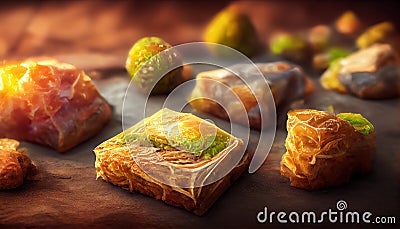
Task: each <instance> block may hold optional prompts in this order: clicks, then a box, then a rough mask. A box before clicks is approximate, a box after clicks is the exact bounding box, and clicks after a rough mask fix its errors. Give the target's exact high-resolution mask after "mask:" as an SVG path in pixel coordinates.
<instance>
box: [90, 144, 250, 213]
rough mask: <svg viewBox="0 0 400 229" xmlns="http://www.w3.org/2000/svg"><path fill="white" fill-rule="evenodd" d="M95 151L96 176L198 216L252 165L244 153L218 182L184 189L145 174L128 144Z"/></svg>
mask: <svg viewBox="0 0 400 229" xmlns="http://www.w3.org/2000/svg"><path fill="white" fill-rule="evenodd" d="M230 153H236V151H231V152H230ZM95 154H96V162H95V167H96V172H97V178H99V177H101V178H102V179H104V180H105V181H107V182H110V183H112V184H114V185H117V186H121V187H125V188H128V189H129V190H130V191H131V192H132V191H136V192H139V193H141V194H144V195H147V196H150V197H153V198H155V199H158V200H162V201H164V202H165V203H167V204H169V205H172V206H175V207H181V208H184V209H186V210H188V211H191V212H193V213H194V214H196V215H203V214H204V213H205V212H206V211H207V210H208V209H209V208H210V207H211V206H212V204H213V203H214V202H215V201H216V200H217V199H218V197H219V196H220V195H221V194H222V193H224V192H225V191H226V190H227V189H228V188H229V186H230V185H231V184H232V183H233V182H234V181H235V180H236V179H237V178H238V177H239V176H240V175H241V174H242V173H243V172H244V171H245V169H246V168H247V166H248V164H249V158H248V154H247V153H245V155H244V156H243V158H242V159H241V160H240V162H239V163H238V164H237V165H236V167H235V168H234V169H233V170H232V171H231V172H230V173H229V174H227V175H226V176H224V177H223V178H222V179H220V180H218V181H216V182H215V183H211V184H208V185H206V186H200V187H195V188H181V187H173V186H170V185H167V184H163V183H161V182H159V181H157V180H155V179H153V178H152V177H150V176H149V175H148V174H146V173H145V172H144V171H143V170H142V169H141V168H140V167H139V166H138V165H137V164H136V162H135V161H134V159H133V157H132V156H131V153H130V152H129V149H128V148H127V147H121V148H114V149H106V148H103V149H102V148H96V149H95Z"/></svg>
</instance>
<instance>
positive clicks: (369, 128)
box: [337, 113, 375, 135]
mask: <svg viewBox="0 0 400 229" xmlns="http://www.w3.org/2000/svg"><path fill="white" fill-rule="evenodd" d="M337 116H338V117H339V118H341V119H343V120H346V121H348V122H349V123H350V124H351V125H352V126H353V127H354V128H355V129H356V130H357V131H359V132H360V133H362V134H364V135H369V134H370V133H372V132H374V130H375V128H374V126H373V125H372V123H370V122H369V121H368V120H367V119H366V118H364V117H363V116H362V115H360V114H353V113H340V114H338V115H337Z"/></svg>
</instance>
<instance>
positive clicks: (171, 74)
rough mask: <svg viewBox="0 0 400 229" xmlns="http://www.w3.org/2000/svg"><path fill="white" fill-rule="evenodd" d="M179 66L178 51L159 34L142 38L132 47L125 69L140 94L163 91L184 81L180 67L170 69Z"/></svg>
mask: <svg viewBox="0 0 400 229" xmlns="http://www.w3.org/2000/svg"><path fill="white" fill-rule="evenodd" d="M181 65H182V60H181V58H180V55H179V53H177V52H176V51H175V50H173V48H172V47H171V45H170V44H168V43H167V42H165V41H164V40H163V39H161V38H158V37H144V38H142V39H140V40H139V41H137V42H136V43H135V44H134V45H133V46H132V48H131V50H130V51H129V54H128V58H127V60H126V65H125V68H126V70H127V71H128V73H129V75H130V77H131V78H132V81H133V84H134V85H135V86H136V87H137V88H138V89H139V90H140V91H142V92H143V93H148V92H149V91H150V90H151V94H165V93H169V92H171V91H172V90H173V89H174V88H175V87H176V86H178V85H179V84H181V83H182V82H184V81H185V79H184V78H185V77H184V74H183V68H182V67H178V68H175V69H174V70H172V71H169V69H170V68H171V67H176V66H181ZM165 73H167V74H165ZM164 74H165V75H164ZM153 86H154V88H153Z"/></svg>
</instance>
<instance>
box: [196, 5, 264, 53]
mask: <svg viewBox="0 0 400 229" xmlns="http://www.w3.org/2000/svg"><path fill="white" fill-rule="evenodd" d="M204 41H206V42H212V43H218V44H222V45H226V46H229V47H231V48H233V49H236V50H238V51H239V52H241V53H243V54H244V55H246V56H248V57H252V56H254V55H255V54H257V50H258V49H259V47H258V46H259V42H258V37H257V33H256V29H255V28H254V26H253V24H252V22H251V20H250V18H249V17H248V16H247V15H245V14H243V13H241V12H239V11H238V10H237V9H235V8H228V9H226V10H223V11H221V12H220V13H218V14H217V15H216V16H215V17H214V19H213V20H212V21H211V22H210V23H209V24H208V26H207V28H206V30H205V33H204ZM219 54H221V55H223V53H219Z"/></svg>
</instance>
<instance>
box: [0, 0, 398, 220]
mask: <svg viewBox="0 0 400 229" xmlns="http://www.w3.org/2000/svg"><path fill="white" fill-rule="evenodd" d="M228 4H229V2H227V1H222V2H219V3H213V2H209V1H198V2H192V3H188V2H173V1H165V2H150V3H142V2H127V1H117V2H108V1H83V2H81V1H72V2H67V1H61V2H58V1H54V2H52V1H49V2H48V1H40V2H36V3H32V2H29V1H26V2H25V1H23V2H19V3H2V4H1V5H0V18H1V19H2V22H3V23H1V25H0V31H1V34H2V35H1V36H0V57H1V58H2V59H17V58H23V57H28V56H35V55H48V56H55V57H57V58H60V59H61V60H65V61H67V62H70V63H72V64H75V65H77V66H79V67H81V68H83V69H85V70H86V71H87V72H88V74H89V75H90V76H92V77H93V79H94V81H95V83H96V84H97V85H98V87H99V90H100V92H101V93H102V94H103V95H104V96H105V97H106V99H107V100H108V101H109V102H110V103H111V104H112V105H113V106H114V114H113V118H112V120H111V121H110V122H109V124H108V125H107V126H106V127H105V128H104V129H103V130H102V132H100V133H99V134H98V135H96V136H95V137H93V138H92V139H90V140H89V141H86V142H84V143H82V144H80V145H79V146H77V147H76V148H74V149H72V150H70V151H69V152H66V153H65V154H59V153H57V152H55V151H54V150H51V149H48V148H46V147H42V146H39V145H35V144H31V143H27V142H23V144H22V146H24V147H27V148H28V149H29V155H30V156H31V158H32V160H33V161H35V162H36V164H37V165H38V167H39V171H40V173H39V174H38V176H37V177H36V179H35V180H33V181H28V182H25V183H24V185H23V186H21V187H19V188H17V189H14V190H8V191H1V192H0V228H3V227H33V228H35V227H57V228H58V227H61V228H63V227H67V228H69V227H78V228H81V227H94V226H96V227H134V228H267V227H271V226H273V227H282V226H289V227H290V226H292V227H298V226H302V227H319V226H322V225H318V224H308V225H299V224H279V223H277V222H276V220H275V221H274V223H273V224H272V225H271V224H269V223H265V224H260V223H258V222H257V219H256V216H257V214H258V212H259V211H261V210H263V209H264V207H268V210H269V211H276V212H278V211H285V212H287V213H289V212H291V211H296V212H299V213H301V212H303V211H315V212H316V213H320V212H323V211H327V210H328V209H333V210H335V209H336V203H337V201H339V200H345V201H346V202H347V204H348V208H347V209H348V210H352V211H358V212H365V211H370V212H371V213H372V215H373V216H395V217H396V221H400V196H399V194H400V169H399V168H400V147H399V140H400V100H399V99H392V100H380V101H378V100H360V99H357V98H355V97H352V96H349V95H339V94H336V93H334V92H327V91H323V90H321V89H320V88H319V87H318V90H317V92H316V93H314V94H312V95H311V96H310V97H308V98H306V99H305V100H304V101H303V102H298V103H296V104H294V105H292V107H308V108H318V109H326V107H327V105H333V107H334V108H335V110H336V111H337V112H357V113H362V114H363V115H364V116H365V117H367V118H368V119H369V120H370V121H371V122H372V123H374V125H375V127H376V130H377V151H376V157H375V160H374V165H373V172H372V173H371V174H369V175H366V176H362V177H356V178H354V179H353V180H352V181H351V182H350V183H349V184H347V185H344V186H341V187H337V188H331V189H326V190H320V191H312V192H311V191H304V190H300V189H296V188H293V187H290V186H289V182H288V180H287V179H285V178H284V177H282V176H281V175H280V174H279V162H280V158H281V156H282V154H283V153H284V152H285V147H284V141H285V138H286V131H285V119H286V115H285V112H282V111H280V113H278V115H279V117H278V121H279V122H278V128H277V133H276V138H275V140H274V145H273V148H272V150H271V152H270V153H269V156H268V158H267V160H266V161H265V163H264V164H263V166H262V167H261V168H260V169H259V170H258V171H257V172H256V173H254V174H248V173H245V174H244V175H243V176H241V177H240V178H239V180H238V181H237V182H236V183H235V184H234V185H233V186H232V187H231V188H230V189H229V190H228V191H227V192H226V193H225V194H223V195H222V196H221V197H220V198H219V200H218V201H217V202H216V203H215V204H214V205H213V207H212V208H211V209H210V210H209V211H208V212H207V213H206V214H205V215H204V216H202V217H198V216H195V215H193V214H190V213H188V212H186V211H184V210H181V209H178V208H174V207H171V206H168V205H166V204H164V203H162V202H160V201H157V200H154V199H152V198H149V197H146V196H143V195H140V194H137V193H130V192H128V191H126V190H123V189H121V188H119V187H116V186H113V185H111V184H108V183H106V182H104V181H102V180H96V179H95V178H96V173H95V169H94V160H95V156H94V154H93V152H92V150H93V148H94V147H96V146H97V145H98V144H99V143H101V142H103V141H104V140H106V139H108V138H110V137H112V136H114V135H115V134H117V133H119V132H120V131H121V130H122V127H121V121H120V112H119V109H120V106H121V100H120V97H119V96H118V93H115V91H119V92H121V91H124V90H125V88H126V86H127V84H128V83H129V78H128V76H127V73H126V72H125V71H124V70H123V65H124V61H125V58H126V56H125V55H126V53H127V51H128V50H129V48H130V46H131V45H132V44H133V43H134V42H135V41H136V40H137V39H138V38H140V37H143V36H148V35H157V36H160V37H163V38H165V39H166V40H168V41H170V42H171V43H172V44H180V43H185V42H190V41H199V40H201V32H202V30H203V29H204V26H205V24H206V23H207V22H208V21H209V20H210V18H211V17H212V16H213V15H214V14H215V13H216V12H218V11H219V10H220V9H222V8H223V7H225V6H226V5H228ZM237 4H241V5H242V7H243V9H244V11H246V12H249V14H250V15H251V18H252V20H253V21H254V23H255V25H256V27H257V29H258V30H259V31H260V36H261V37H266V36H267V35H268V33H269V32H270V31H272V30H273V29H275V28H277V27H287V28H291V29H293V28H302V27H305V26H307V25H312V24H316V23H328V22H330V21H332V20H333V18H335V17H337V15H339V14H340V12H342V11H343V10H346V9H353V10H354V11H356V12H357V13H358V14H359V15H360V16H361V17H363V18H366V19H365V20H366V21H369V22H379V21H381V20H385V19H390V20H391V19H393V18H395V17H394V15H395V12H396V9H397V11H398V9H399V8H398V7H397V8H395V7H396V6H397V5H396V4H395V3H391V2H389V1H379V2H372V1H367V2H366V3H352V4H345V3H342V2H340V1H339V2H330V1H328V2H325V3H321V2H319V3H318V2H316V1H301V2H294V1H290V2H287V3H280V2H278V1H271V2H258V1H255V2H249V1H245V2H239V3H237ZM149 15H151V16H149ZM4 22H6V23H4ZM395 23H398V21H395ZM265 61H268V60H267V59H266V60H265ZM312 76H313V77H314V80H315V81H316V82H317V76H318V75H316V74H312ZM253 135H254V136H256V135H257V133H256V132H253ZM323 226H324V227H343V226H344V227H360V226H376V225H366V224H331V223H329V222H328V223H327V222H326V221H325V223H324V224H323ZM381 226H382V225H381ZM383 226H393V225H383Z"/></svg>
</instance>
